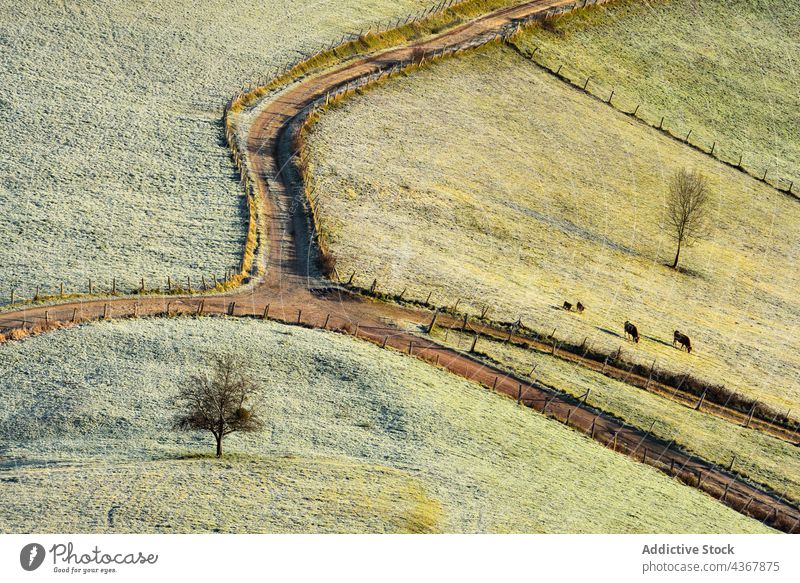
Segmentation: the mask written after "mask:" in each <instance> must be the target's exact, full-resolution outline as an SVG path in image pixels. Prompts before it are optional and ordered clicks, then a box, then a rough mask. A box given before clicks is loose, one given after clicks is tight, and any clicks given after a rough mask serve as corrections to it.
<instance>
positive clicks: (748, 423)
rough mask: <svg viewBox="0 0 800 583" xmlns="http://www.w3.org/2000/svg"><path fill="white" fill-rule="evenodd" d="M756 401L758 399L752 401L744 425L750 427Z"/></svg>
mask: <svg viewBox="0 0 800 583" xmlns="http://www.w3.org/2000/svg"><path fill="white" fill-rule="evenodd" d="M757 403H758V401H754V402H753V406H752V407H750V413H749V414H748V416H747V422H746V423H745V424H744V426H745V427H750V422H751V421H752V420H753V413H755V410H756V404H757Z"/></svg>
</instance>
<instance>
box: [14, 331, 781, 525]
mask: <svg viewBox="0 0 800 583" xmlns="http://www.w3.org/2000/svg"><path fill="white" fill-rule="evenodd" d="M219 351H230V352H235V353H239V354H242V355H246V356H247V358H248V359H249V361H250V362H251V363H252V367H253V372H254V375H255V376H256V377H257V378H258V379H259V380H260V381H261V382H263V383H265V384H266V386H267V411H268V416H267V428H266V429H265V430H264V432H262V433H259V434H249V435H243V436H239V435H233V436H231V437H229V438H228V440H227V442H226V451H227V454H226V456H225V457H224V458H223V459H222V460H215V459H213V458H209V457H208V455H209V454H210V453H212V442H211V439H210V437H209V436H207V435H202V434H194V433H178V432H175V431H173V430H172V429H171V423H172V421H171V420H172V416H173V415H174V409H173V405H172V403H173V398H174V395H175V394H176V392H177V390H178V386H179V384H180V383H182V382H184V379H185V377H186V376H187V375H189V374H191V373H193V372H196V371H202V370H203V367H204V358H205V356H206V355H208V354H209V353H216V352H219ZM0 374H1V375H2V377H3V379H4V393H3V397H4V405H5V406H4V408H3V409H2V410H1V411H0V440H2V446H1V447H2V448H1V449H0V480H2V483H3V492H4V504H3V505H2V508H0V531H2V532H8V531H14V532H20V531H30V530H36V531H37V532H52V531H56V532H58V531H72V532H209V531H214V530H217V531H221V532H409V531H411V532H430V531H446V532H655V531H657V532H764V531H765V530H766V529H765V528H764V527H763V526H762V525H761V524H759V523H758V522H755V521H752V520H750V519H747V518H745V517H743V516H742V515H740V514H737V513H736V512H734V511H732V510H731V509H729V508H727V507H725V506H723V505H721V504H719V503H718V502H716V501H715V500H713V499H712V498H710V497H708V496H706V495H704V494H702V493H700V492H698V491H696V490H694V489H692V488H689V487H686V486H683V485H681V484H680V483H679V482H677V481H674V480H671V479H669V478H667V477H666V476H664V475H663V474H661V473H659V472H656V471H655V470H653V469H651V468H649V467H647V466H644V465H642V464H639V463H637V462H634V461H632V460H631V459H629V458H627V457H625V456H622V455H619V454H615V453H613V452H611V451H610V450H608V449H606V448H604V447H602V446H600V445H599V444H597V443H596V442H593V441H591V440H589V439H588V438H587V437H585V436H583V435H580V434H578V433H576V432H574V431H572V430H570V429H567V428H565V427H564V426H563V425H560V424H558V423H556V422H554V421H551V420H548V419H546V418H544V417H542V416H541V415H538V414H536V413H534V412H532V411H530V410H527V409H522V408H519V407H517V405H516V404H515V403H514V402H513V401H512V400H510V399H506V398H504V397H500V396H497V395H494V394H492V393H491V392H490V391H487V390H485V389H483V388H480V387H478V386H476V385H474V384H471V383H469V382H467V381H465V380H462V379H459V378H457V377H454V376H452V375H450V374H448V373H444V372H442V371H439V370H438V369H436V368H433V367H431V366H429V365H427V364H424V363H421V362H419V361H417V360H414V359H411V358H409V357H406V356H403V355H400V354H397V353H393V352H388V351H381V350H380V349H379V348H378V347H375V346H372V345H368V344H365V343H363V342H358V341H354V340H352V339H350V338H347V337H343V336H338V335H335V334H333V333H330V332H322V331H311V330H306V329H300V328H289V327H285V326H280V325H277V324H272V323H269V322H260V321H258V322H257V321H245V320H224V319H210V318H203V319H200V320H195V319H170V320H134V321H127V322H105V323H100V324H93V325H87V326H83V327H79V328H73V329H69V330H62V331H58V332H54V333H52V334H49V335H47V336H40V337H36V338H32V339H29V340H27V341H24V342H21V343H9V344H6V345H3V346H0ZM55 508H58V511H57V512H56V511H53V509H55Z"/></svg>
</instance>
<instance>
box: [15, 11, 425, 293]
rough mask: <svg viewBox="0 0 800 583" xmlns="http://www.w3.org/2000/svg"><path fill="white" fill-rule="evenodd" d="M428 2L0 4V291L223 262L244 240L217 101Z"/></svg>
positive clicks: (237, 254) (242, 205)
mask: <svg viewBox="0 0 800 583" xmlns="http://www.w3.org/2000/svg"><path fill="white" fill-rule="evenodd" d="M432 5H433V2H430V1H427V0H322V1H319V2H294V1H293V0H268V1H266V2H263V1H255V0H201V1H196V2H189V1H187V0H173V1H172V2H169V3H163V2H162V3H159V2H152V1H149V2H143V3H131V2H127V1H124V0H108V1H105V2H95V3H92V4H91V5H90V6H82V5H81V6H76V5H74V4H73V3H70V2H67V3H66V4H65V3H63V2H56V1H54V0H48V1H45V2H38V3H35V4H33V3H30V2H18V1H16V0H0V14H2V19H1V21H0V22H1V23H0V38H2V45H1V46H2V52H3V60H4V67H3V68H2V70H0V82H2V85H3V87H4V88H5V90H4V93H3V96H2V98H0V142H1V143H2V144H3V147H2V156H3V164H2V166H0V207H2V208H3V212H4V216H3V219H4V220H3V221H2V222H1V223H0V239H1V240H2V241H3V245H2V247H0V303H6V302H8V300H9V294H10V289H16V293H17V296H18V297H20V296H25V297H31V296H32V295H33V290H34V289H35V287H36V286H37V285H40V286H41V290H42V292H43V293H44V294H51V293H53V292H54V291H55V290H57V289H58V287H59V284H60V282H62V281H63V282H65V283H66V287H67V290H68V291H69V292H70V293H72V292H75V291H78V290H82V289H85V287H86V286H85V284H86V281H87V279H88V278H92V279H93V280H94V282H95V284H96V285H97V286H98V287H100V286H101V285H102V286H103V287H106V286H107V285H108V284H110V282H111V280H112V278H113V277H116V278H118V282H119V284H120V287H124V288H125V289H128V288H129V287H131V286H135V282H136V281H138V279H139V278H140V277H145V278H146V279H147V280H148V281H155V280H158V281H161V282H163V281H165V279H166V277H167V276H168V275H171V276H173V278H179V279H182V280H185V278H186V276H187V275H191V276H192V279H194V280H199V279H200V276H201V275H205V276H206V277H209V276H211V275H212V274H217V275H219V274H221V273H223V272H224V271H225V270H227V269H233V268H238V267H239V266H240V262H241V259H242V253H243V251H249V249H246V247H247V246H248V245H250V244H251V241H252V237H251V238H247V231H248V229H251V226H248V222H247V220H248V216H247V215H248V206H247V202H248V201H246V200H245V198H244V197H243V196H242V190H241V186H240V184H239V181H238V180H237V178H238V177H237V176H236V175H235V172H234V171H233V167H232V165H231V163H230V159H229V151H228V149H227V148H226V147H225V144H224V142H223V140H222V139H221V138H222V128H221V124H220V116H221V115H222V109H223V106H224V104H225V103H226V101H227V100H228V99H229V98H230V96H231V95H234V94H235V93H236V92H237V91H239V90H240V89H241V87H242V86H243V85H245V84H247V83H250V82H252V81H254V80H255V79H257V78H265V77H266V78H270V77H272V76H275V75H277V74H279V72H280V70H282V68H283V67H284V66H286V65H289V64H290V63H293V62H296V61H297V60H298V58H300V57H301V55H302V54H310V53H311V52H313V51H314V50H316V49H317V48H318V47H320V46H321V45H323V44H324V43H330V42H334V41H338V40H339V39H341V37H342V34H343V33H345V32H347V33H350V32H353V31H354V30H355V31H358V30H360V29H361V28H364V27H366V26H368V25H370V24H373V23H375V22H377V21H380V20H383V21H386V19H388V18H389V17H394V18H397V17H399V16H400V15H406V14H408V13H411V12H414V11H419V10H421V9H423V8H426V7H430V6H432ZM65 71H69V72H70V74H69V75H65ZM244 267H245V268H246V267H247V265H245V266H244ZM237 270H238V269H237Z"/></svg>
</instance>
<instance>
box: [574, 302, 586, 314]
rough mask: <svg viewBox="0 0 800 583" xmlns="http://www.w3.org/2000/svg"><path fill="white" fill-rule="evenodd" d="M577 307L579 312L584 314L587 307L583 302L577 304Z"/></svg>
mask: <svg viewBox="0 0 800 583" xmlns="http://www.w3.org/2000/svg"><path fill="white" fill-rule="evenodd" d="M575 309H576V310H578V313H579V314H583V311H584V310H585V309H586V308H585V307H584V306H583V304H582V303H580V302H578V305H577V306H575Z"/></svg>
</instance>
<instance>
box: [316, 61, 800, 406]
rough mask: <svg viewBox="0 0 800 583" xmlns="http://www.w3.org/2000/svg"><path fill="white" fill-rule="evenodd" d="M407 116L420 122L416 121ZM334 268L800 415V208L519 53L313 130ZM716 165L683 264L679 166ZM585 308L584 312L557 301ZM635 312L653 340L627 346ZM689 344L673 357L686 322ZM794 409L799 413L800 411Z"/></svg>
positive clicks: (436, 70) (353, 108) (345, 112)
mask: <svg viewBox="0 0 800 583" xmlns="http://www.w3.org/2000/svg"><path fill="white" fill-rule="evenodd" d="M410 120H413V121H410ZM308 158H309V161H310V168H311V169H312V173H313V177H314V187H315V188H316V194H315V196H316V195H319V196H320V198H319V201H320V208H321V212H322V215H323V230H324V236H326V237H328V240H329V242H330V244H331V248H332V250H333V252H334V254H335V255H336V256H337V257H338V261H339V263H338V268H339V272H340V273H341V274H343V277H348V276H349V274H350V273H351V271H355V272H356V279H355V281H356V283H360V284H361V285H365V286H369V285H370V283H371V282H372V279H373V278H377V279H378V287H379V290H381V291H391V292H394V293H400V292H401V291H402V290H403V289H405V288H408V289H407V292H406V297H416V298H421V299H425V298H426V297H427V295H428V293H429V292H430V291H433V296H432V298H431V301H432V302H434V303H436V304H438V305H450V306H452V305H453V304H454V303H455V302H456V301H457V299H458V298H461V299H462V302H461V304H460V308H465V309H468V310H471V311H472V313H477V312H478V311H479V309H480V307H481V306H483V305H487V306H491V309H490V312H489V316H490V317H492V318H495V319H499V320H505V321H514V320H516V319H517V318H518V317H520V316H521V317H522V321H523V322H524V323H525V324H526V325H528V326H531V327H533V328H536V329H539V330H540V331H543V332H544V333H545V334H550V333H551V332H552V331H553V330H554V329H555V330H556V337H557V338H558V339H560V340H570V341H572V342H573V343H574V344H576V345H580V344H581V342H582V341H583V339H584V338H588V340H587V343H590V344H591V345H592V346H593V347H594V348H595V349H601V350H605V351H607V352H612V351H615V350H616V349H618V348H619V347H620V346H622V348H623V358H625V359H628V360H633V361H635V362H640V363H642V364H646V365H650V364H651V363H652V362H653V361H654V360H655V362H656V366H657V367H659V368H660V369H668V370H671V371H673V372H676V373H678V374H692V375H696V376H699V377H700V378H703V379H705V380H708V381H712V382H716V383H724V384H725V385H727V386H728V387H729V388H731V389H733V390H736V391H740V392H742V393H745V394H747V395H750V396H752V397H754V398H757V399H761V400H762V401H764V402H766V403H769V404H772V405H774V406H776V407H779V408H783V410H786V409H788V408H795V409H796V408H797V406H798V404H800V383H798V381H797V379H798V378H800V337H798V335H797V333H796V332H797V329H798V326H799V325H800V298H798V296H797V294H796V290H797V289H798V288H800V269H798V266H799V264H798V257H800V253H799V252H798V251H799V250H800V247H798V241H797V237H796V232H797V225H798V221H799V220H800V207H798V205H797V202H796V201H794V200H792V199H790V198H788V197H787V196H786V195H782V194H780V193H778V192H776V191H775V190H774V189H772V188H769V187H766V186H765V185H763V184H760V183H759V182H757V181H755V180H752V179H750V178H749V177H747V176H745V175H743V174H742V173H740V172H738V171H735V170H733V169H731V168H728V167H725V166H724V165H722V164H719V163H718V162H715V161H714V160H712V159H710V158H709V157H708V156H704V155H702V154H700V153H698V152H696V151H693V150H691V149H689V148H686V147H685V146H682V145H680V144H678V143H676V142H675V141H674V140H672V139H669V138H667V137H665V136H663V135H661V134H659V133H658V132H656V131H654V130H652V129H650V128H648V127H646V126H644V125H643V124H640V123H637V122H635V121H633V120H631V119H630V118H629V117H627V116H624V115H622V114H620V113H618V112H615V111H614V110H612V109H611V108H609V107H607V106H606V105H604V104H602V103H599V102H598V101H596V100H594V99H592V98H590V97H587V96H585V95H583V94H581V93H580V92H578V91H576V90H574V89H572V88H570V87H569V86H568V85H566V84H564V83H562V82H560V81H557V80H555V79H554V78H553V77H552V76H551V75H549V74H547V73H545V72H543V71H541V70H540V69H539V68H537V67H536V66H534V65H532V64H530V63H529V62H527V61H526V60H524V59H523V58H522V57H520V56H519V55H517V54H516V53H515V52H514V51H513V50H511V49H506V48H492V49H487V50H484V51H481V52H479V53H473V54H470V55H467V56H465V57H464V58H461V59H457V60H451V61H447V62H440V63H437V64H435V65H433V66H431V67H430V68H427V69H425V70H423V71H421V72H418V73H414V74H413V75H410V76H408V77H405V78H399V79H397V80H393V81H391V82H389V83H386V84H384V85H382V86H380V87H378V88H375V89H374V90H372V91H371V92H368V93H367V94H366V95H365V96H363V97H357V98H354V99H351V100H349V101H346V102H343V103H342V104H341V105H339V106H336V107H334V108H333V109H331V110H330V111H329V112H328V113H326V114H325V115H324V116H323V117H322V119H321V121H320V122H319V123H318V124H317V125H316V126H314V127H312V129H311V131H310V135H309V153H308ZM681 167H692V168H696V169H698V170H700V171H701V172H703V173H704V174H705V175H706V176H707V178H708V180H709V187H710V190H711V193H712V212H711V222H712V224H713V226H714V228H713V231H712V236H711V238H710V239H709V240H708V241H706V242H703V243H700V244H698V245H697V246H696V247H694V248H692V249H690V250H688V252H687V251H685V252H684V254H683V255H682V266H683V267H684V268H686V270H687V272H682V273H679V272H676V271H674V270H672V269H669V268H668V267H666V266H665V265H664V264H665V263H671V260H672V259H673V257H674V248H673V246H672V243H671V241H670V240H669V239H668V237H667V236H666V235H665V234H664V233H663V232H662V231H661V229H660V223H661V220H662V218H661V213H662V209H663V205H664V199H665V195H666V190H667V183H668V180H669V177H670V175H671V174H672V173H673V172H674V171H676V170H677V169H679V168H681ZM565 300H568V301H570V302H572V303H573V304H575V303H576V301H582V302H583V303H584V304H585V305H586V306H587V310H586V312H585V313H584V314H583V315H581V316H578V315H577V314H575V313H567V312H565V311H563V310H561V309H559V306H561V304H562V303H563V302H564V301H565ZM625 320H631V321H633V322H634V323H635V324H637V325H638V327H639V331H640V333H641V334H642V342H641V343H640V344H636V345H634V344H631V343H626V342H625V341H624V338H623V323H624V322H625ZM676 329H678V330H681V331H682V332H684V333H686V334H688V335H689V336H690V337H691V338H692V341H693V346H694V351H693V352H692V354H691V355H689V354H686V353H685V352H681V351H679V350H676V349H674V348H673V347H672V346H671V342H672V332H673V330H676ZM795 414H796V411H795Z"/></svg>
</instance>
